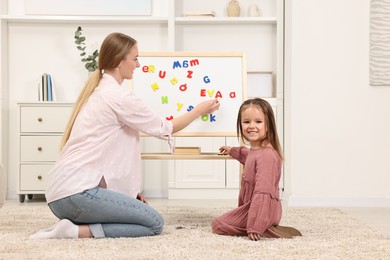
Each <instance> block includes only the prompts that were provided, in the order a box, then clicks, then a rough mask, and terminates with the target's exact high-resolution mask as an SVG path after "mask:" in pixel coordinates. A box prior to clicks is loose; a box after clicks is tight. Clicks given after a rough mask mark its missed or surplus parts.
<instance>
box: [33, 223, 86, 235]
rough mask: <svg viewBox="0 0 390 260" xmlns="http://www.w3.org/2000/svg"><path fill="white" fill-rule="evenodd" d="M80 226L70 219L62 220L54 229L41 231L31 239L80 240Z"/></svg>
mask: <svg viewBox="0 0 390 260" xmlns="http://www.w3.org/2000/svg"><path fill="white" fill-rule="evenodd" d="M78 234H79V226H77V225H75V224H73V223H72V222H71V221H70V220H68V219H61V220H60V221H59V222H58V223H57V224H56V225H55V226H54V228H52V229H45V230H41V231H39V232H37V233H35V234H33V235H31V236H29V238H30V239H49V238H78Z"/></svg>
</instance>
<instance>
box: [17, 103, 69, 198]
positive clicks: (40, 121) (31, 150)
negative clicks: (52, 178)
mask: <svg viewBox="0 0 390 260" xmlns="http://www.w3.org/2000/svg"><path fill="white" fill-rule="evenodd" d="M18 111H19V122H20V126H19V133H18V136H19V138H18V141H19V144H20V146H19V147H20V149H19V163H18V164H19V172H18V182H17V184H18V187H17V193H18V194H19V201H20V202H24V200H25V196H26V195H27V196H28V198H29V199H31V198H32V197H33V194H43V193H44V192H45V188H46V186H45V183H46V175H47V173H48V172H49V171H50V169H51V167H52V166H53V164H54V162H55V161H56V160H57V157H58V153H59V144H60V142H61V138H62V133H63V131H64V130H65V127H66V123H67V119H68V118H69V116H70V113H71V112H72V104H71V103H69V104H66V103H49V102H39V103H19V104H18Z"/></svg>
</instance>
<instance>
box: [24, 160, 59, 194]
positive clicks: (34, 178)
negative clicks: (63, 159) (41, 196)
mask: <svg viewBox="0 0 390 260" xmlns="http://www.w3.org/2000/svg"><path fill="white" fill-rule="evenodd" d="M52 167H53V165H52V164H44V165H43V164H40V165H31V164H22V165H20V178H19V182H20V183H19V185H20V186H19V189H20V191H45V189H46V176H47V173H48V172H49V171H50V169H51V168H52Z"/></svg>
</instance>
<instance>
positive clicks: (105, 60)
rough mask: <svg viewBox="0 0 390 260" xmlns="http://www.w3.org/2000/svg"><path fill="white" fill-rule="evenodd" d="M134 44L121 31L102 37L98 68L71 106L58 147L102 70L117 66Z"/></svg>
mask: <svg viewBox="0 0 390 260" xmlns="http://www.w3.org/2000/svg"><path fill="white" fill-rule="evenodd" d="M135 44H137V41H136V40H134V39H133V38H131V37H130V36H128V35H125V34H122V33H111V34H109V35H108V36H107V37H106V38H105V39H104V41H103V43H102V46H101V47H100V51H99V61H98V69H97V70H95V71H94V72H93V73H92V75H91V76H90V77H89V79H88V81H87V83H86V84H85V86H84V88H83V90H82V91H81V93H80V95H79V97H78V99H77V101H76V103H75V105H74V107H73V111H72V114H71V116H70V118H69V121H68V124H67V126H66V129H65V132H64V135H63V137H62V140H61V144H60V149H62V148H63V147H64V145H65V144H66V142H67V141H68V139H69V136H70V134H71V132H72V128H73V125H74V122H75V120H76V118H77V115H78V114H79V112H80V110H81V109H82V108H83V106H84V105H85V103H87V101H88V98H89V97H90V96H91V94H92V93H93V91H94V90H95V88H96V87H97V86H98V84H99V82H100V79H101V78H102V76H103V73H104V70H107V69H114V68H116V67H118V65H119V64H120V62H121V61H122V60H124V59H125V57H126V55H127V54H128V53H129V52H130V49H131V48H132V47H133V46H134V45H135Z"/></svg>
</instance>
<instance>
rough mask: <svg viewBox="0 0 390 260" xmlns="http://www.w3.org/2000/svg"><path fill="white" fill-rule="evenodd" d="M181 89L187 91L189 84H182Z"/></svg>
mask: <svg viewBox="0 0 390 260" xmlns="http://www.w3.org/2000/svg"><path fill="white" fill-rule="evenodd" d="M179 89H180V90H181V91H186V90H187V84H183V85H180V87H179Z"/></svg>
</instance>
